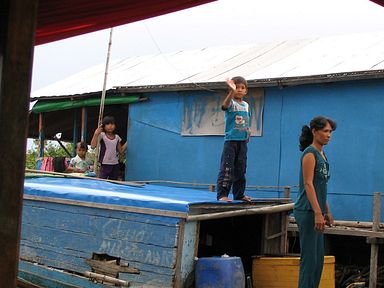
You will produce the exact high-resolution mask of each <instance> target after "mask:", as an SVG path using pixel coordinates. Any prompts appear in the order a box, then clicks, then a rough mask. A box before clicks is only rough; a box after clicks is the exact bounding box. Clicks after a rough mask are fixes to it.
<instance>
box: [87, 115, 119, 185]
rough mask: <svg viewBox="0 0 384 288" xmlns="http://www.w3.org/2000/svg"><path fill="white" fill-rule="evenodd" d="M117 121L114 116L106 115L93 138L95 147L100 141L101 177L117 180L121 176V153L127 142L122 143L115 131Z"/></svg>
mask: <svg viewBox="0 0 384 288" xmlns="http://www.w3.org/2000/svg"><path fill="white" fill-rule="evenodd" d="M115 130H116V122H115V118H114V117H112V116H105V117H104V118H103V121H102V125H101V126H100V127H98V128H97V129H96V130H95V133H94V134H93V137H92V140H91V148H92V149H94V148H96V146H97V143H98V141H100V154H99V162H100V163H101V166H100V175H99V177H100V178H103V179H111V180H117V179H118V177H119V170H120V165H119V154H123V153H124V152H125V149H126V144H124V145H121V138H120V136H119V135H117V134H116V133H115Z"/></svg>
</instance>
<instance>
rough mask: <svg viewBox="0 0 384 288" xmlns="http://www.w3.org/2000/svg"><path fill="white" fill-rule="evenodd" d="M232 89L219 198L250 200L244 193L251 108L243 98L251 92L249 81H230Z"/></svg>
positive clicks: (226, 108) (226, 103)
mask: <svg viewBox="0 0 384 288" xmlns="http://www.w3.org/2000/svg"><path fill="white" fill-rule="evenodd" d="M227 85H228V86H229V92H228V95H227V97H225V99H224V101H223V104H222V109H223V110H224V111H225V138H224V139H225V142H224V148H223V153H222V155H221V163H220V171H219V175H218V178H217V200H220V201H227V202H230V201H231V199H229V198H228V195H229V192H230V190H231V187H232V193H233V199H234V200H243V201H248V202H249V201H251V198H250V197H249V196H245V195H244V192H245V183H246V180H245V172H246V168H247V143H248V141H249V137H250V134H251V133H250V120H251V111H250V108H249V105H248V103H247V102H245V101H244V100H243V98H244V97H245V95H246V94H247V92H248V83H247V81H246V80H245V79H244V78H243V77H240V76H237V77H234V78H232V79H230V80H229V79H228V80H227Z"/></svg>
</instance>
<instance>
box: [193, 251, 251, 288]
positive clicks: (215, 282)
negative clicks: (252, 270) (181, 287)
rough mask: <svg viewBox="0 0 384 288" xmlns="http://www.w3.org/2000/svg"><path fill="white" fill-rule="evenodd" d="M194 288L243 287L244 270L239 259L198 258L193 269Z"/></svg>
mask: <svg viewBox="0 0 384 288" xmlns="http://www.w3.org/2000/svg"><path fill="white" fill-rule="evenodd" d="M195 287H196V288H243V287H245V275H244V268H243V263H242V262H241V259H240V257H206V258H204V257H203V258H199V259H198V260H197V263H196V267H195Z"/></svg>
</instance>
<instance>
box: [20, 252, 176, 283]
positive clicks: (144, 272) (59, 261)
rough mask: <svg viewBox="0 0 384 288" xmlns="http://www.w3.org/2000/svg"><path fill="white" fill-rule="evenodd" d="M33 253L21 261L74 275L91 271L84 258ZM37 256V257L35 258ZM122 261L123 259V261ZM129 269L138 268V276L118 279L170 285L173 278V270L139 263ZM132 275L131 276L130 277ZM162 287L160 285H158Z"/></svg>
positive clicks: (124, 276)
mask: <svg viewBox="0 0 384 288" xmlns="http://www.w3.org/2000/svg"><path fill="white" fill-rule="evenodd" d="M31 249H33V251H34V255H35V256H34V257H28V256H23V257H22V260H26V261H29V262H36V263H39V264H42V265H44V266H46V267H54V268H57V269H61V270H65V271H69V272H70V271H72V272H76V273H80V274H82V273H85V272H86V271H91V267H90V266H89V265H87V264H86V263H85V260H86V259H84V258H78V257H70V256H68V255H65V254H58V253H56V251H48V250H46V249H44V250H43V249H36V248H31ZM36 255H37V256H36ZM123 261H124V259H123ZM130 266H131V267H135V268H138V269H139V270H140V274H130V273H123V272H121V273H119V279H123V280H126V281H134V282H140V283H146V282H148V283H149V282H150V283H158V284H166V285H168V284H169V283H171V282H172V281H173V280H172V279H173V277H174V270H173V269H171V268H165V267H158V266H154V265H143V264H141V263H131V262H130ZM132 275H133V276H132ZM160 287H162V285H160Z"/></svg>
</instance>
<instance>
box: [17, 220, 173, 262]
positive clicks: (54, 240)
mask: <svg viewBox="0 0 384 288" xmlns="http://www.w3.org/2000/svg"><path fill="white" fill-rule="evenodd" d="M160 233H161V232H160ZM103 236H105V237H100V236H99V235H97V236H94V237H90V235H85V234H80V233H72V232H69V231H60V230H57V229H51V228H46V227H38V226H32V225H28V224H26V225H23V227H22V239H23V240H29V241H30V242H32V243H38V244H46V245H49V246H51V247H57V248H58V249H60V248H61V249H74V250H77V251H80V252H88V253H89V255H90V256H92V253H93V252H95V253H107V254H109V255H111V256H115V257H123V258H125V259H127V260H128V261H142V262H143V263H146V264H153V265H159V266H163V267H173V266H174V265H175V261H176V251H175V250H176V249H175V246H173V247H165V246H159V245H151V244H145V243H140V242H130V241H124V240H116V239H109V238H107V237H108V235H103ZM169 237H176V235H174V234H173V235H169ZM87 258H89V256H88V257H87Z"/></svg>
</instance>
